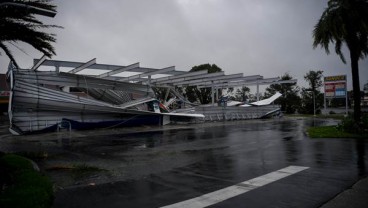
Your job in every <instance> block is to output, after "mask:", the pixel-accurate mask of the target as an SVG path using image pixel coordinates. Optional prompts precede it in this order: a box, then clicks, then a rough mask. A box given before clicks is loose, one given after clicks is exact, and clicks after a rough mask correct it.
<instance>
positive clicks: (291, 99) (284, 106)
mask: <svg viewBox="0 0 368 208" xmlns="http://www.w3.org/2000/svg"><path fill="white" fill-rule="evenodd" d="M292 79H293V77H292V76H290V75H289V74H288V73H285V74H284V75H283V76H282V77H281V80H292ZM276 92H279V93H281V94H282V96H281V97H280V98H278V99H277V100H275V104H278V105H281V111H284V112H286V113H288V114H290V113H295V111H296V110H297V109H298V107H299V105H300V97H299V96H298V92H299V87H298V86H297V85H296V83H282V84H272V85H270V86H269V87H267V88H266V92H265V98H268V97H271V96H272V95H274V94H275V93H276Z"/></svg>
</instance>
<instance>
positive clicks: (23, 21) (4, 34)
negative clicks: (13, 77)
mask: <svg viewBox="0 0 368 208" xmlns="http://www.w3.org/2000/svg"><path fill="white" fill-rule="evenodd" d="M55 14H56V6H55V5H53V4H51V3H50V0H27V1H26V0H0V48H1V49H2V50H3V51H4V52H5V54H6V55H7V56H8V57H9V58H10V60H11V61H12V62H13V63H14V65H15V66H16V67H18V64H17V62H16V61H15V59H14V57H13V55H12V53H11V51H10V50H9V47H8V46H7V45H6V43H8V44H11V45H14V46H15V47H17V46H16V45H15V44H16V43H17V42H25V43H28V44H30V45H31V46H33V47H34V48H35V49H37V50H38V51H41V52H42V53H44V54H45V55H46V56H48V57H51V56H52V55H55V49H54V47H53V46H52V45H51V43H52V42H55V41H56V39H55V35H54V34H50V33H46V32H44V29H45V28H50V27H59V26H56V25H45V24H43V23H42V22H41V21H40V20H38V19H36V17H35V15H42V16H55Z"/></svg>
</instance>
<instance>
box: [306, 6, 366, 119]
mask: <svg viewBox="0 0 368 208" xmlns="http://www.w3.org/2000/svg"><path fill="white" fill-rule="evenodd" d="M367 14H368V0H329V1H328V7H327V8H326V9H325V11H324V12H323V13H322V16H321V18H320V20H319V21H318V23H317V24H316V25H315V27H314V30H313V37H314V43H313V46H314V48H316V47H317V46H318V45H321V47H322V48H324V49H325V50H326V53H327V54H329V52H330V51H329V44H330V43H334V44H335V51H336V53H337V54H338V55H339V56H340V58H341V60H342V61H343V62H344V63H346V61H345V57H344V55H343V53H342V51H341V47H342V45H343V44H346V46H347V47H348V49H349V51H350V61H351V72H352V80H353V94H354V95H353V96H354V120H355V121H356V122H357V123H359V122H360V116H361V115H360V114H361V108H360V82H359V66H358V61H359V59H363V58H365V57H366V56H367V54H368V41H367V40H368V15H367Z"/></svg>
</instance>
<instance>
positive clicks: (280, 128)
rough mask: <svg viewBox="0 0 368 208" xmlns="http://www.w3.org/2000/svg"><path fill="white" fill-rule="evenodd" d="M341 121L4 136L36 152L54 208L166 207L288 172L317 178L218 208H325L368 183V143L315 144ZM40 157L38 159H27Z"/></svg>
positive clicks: (279, 184)
mask: <svg viewBox="0 0 368 208" xmlns="http://www.w3.org/2000/svg"><path fill="white" fill-rule="evenodd" d="M331 124H336V121H334V120H321V119H313V118H309V119H301V118H281V119H270V120H252V121H234V122H227V123H221V122H217V123H206V124H196V125H182V126H168V127H163V128H162V127H159V128H156V127H140V128H131V129H125V130H100V131H85V132H72V133H68V132H61V133H60V132H59V133H53V134H44V135H32V136H26V137H24V136H22V137H11V136H9V135H8V134H7V133H2V134H1V136H0V141H1V144H2V145H1V147H0V151H14V152H33V153H32V154H33V156H35V157H37V156H38V157H41V158H42V157H44V159H41V160H39V161H38V163H39V165H40V167H41V169H42V170H43V171H44V172H45V173H46V174H47V175H48V176H50V177H51V179H52V180H53V182H55V184H56V189H57V192H56V194H55V197H56V198H55V202H54V207H104V208H107V207H160V206H166V205H170V204H175V203H178V202H181V201H184V200H188V199H191V198H195V197H198V196H201V195H203V194H206V193H211V192H214V191H217V190H219V189H223V188H226V187H229V186H233V185H235V184H238V183H240V182H243V181H247V180H250V179H253V178H256V177H259V176H262V175H265V174H268V173H271V172H274V171H277V170H280V169H283V168H286V167H288V166H303V167H308V169H306V170H303V171H301V172H298V173H296V174H293V175H290V176H288V177H286V178H283V179H281V180H277V181H275V182H272V183H270V184H267V185H265V186H262V187H259V188H257V189H254V190H252V191H249V192H246V193H244V194H239V195H238V196H235V197H233V198H230V199H227V200H224V201H222V202H219V203H214V204H213V205H212V207H319V206H321V205H323V204H324V203H325V202H327V201H329V200H330V199H331V198H333V197H334V196H336V195H337V194H338V193H340V192H341V191H343V190H345V189H347V188H349V187H350V186H351V185H352V184H354V183H355V182H356V181H358V180H359V179H360V178H362V177H364V176H367V166H366V165H367V159H366V158H367V156H366V151H367V150H368V141H366V140H356V139H311V138H309V137H308V136H307V135H306V134H305V130H306V129H307V128H308V127H309V126H318V125H331ZM26 154H31V153H26Z"/></svg>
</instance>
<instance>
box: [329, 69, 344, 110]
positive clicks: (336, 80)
mask: <svg viewBox="0 0 368 208" xmlns="http://www.w3.org/2000/svg"><path fill="white" fill-rule="evenodd" d="M324 81H325V83H324V86H325V98H324V103H325V110H326V108H327V106H326V98H345V100H346V101H345V105H346V114H347V113H348V95H347V80H346V75H336V76H328V77H325V78H324Z"/></svg>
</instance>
